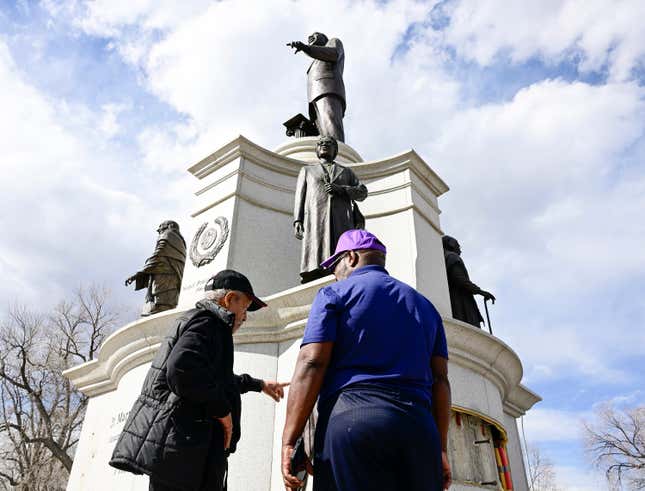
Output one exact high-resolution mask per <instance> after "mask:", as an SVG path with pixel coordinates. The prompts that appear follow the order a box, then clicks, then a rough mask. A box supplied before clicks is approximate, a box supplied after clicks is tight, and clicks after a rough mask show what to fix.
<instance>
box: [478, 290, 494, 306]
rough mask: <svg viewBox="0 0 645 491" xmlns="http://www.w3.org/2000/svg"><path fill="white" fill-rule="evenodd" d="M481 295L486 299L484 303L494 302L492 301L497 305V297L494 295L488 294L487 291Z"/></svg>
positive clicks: (483, 291)
mask: <svg viewBox="0 0 645 491" xmlns="http://www.w3.org/2000/svg"><path fill="white" fill-rule="evenodd" d="M480 295H482V296H483V297H484V301H486V300H492V301H493V303H495V295H493V294H492V293H491V292H487V291H485V290H482V291H481V292H480Z"/></svg>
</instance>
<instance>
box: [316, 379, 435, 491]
mask: <svg viewBox="0 0 645 491" xmlns="http://www.w3.org/2000/svg"><path fill="white" fill-rule="evenodd" d="M314 454H315V457H314V491H372V490H373V491H395V490H401V491H403V490H405V491H441V490H442V489H443V482H442V481H443V473H442V466H441V442H440V440H439V433H438V431H437V427H436V425H435V422H434V418H433V417H432V412H431V409H430V404H429V403H428V402H427V401H425V400H420V399H419V398H418V397H415V396H411V395H410V394H409V393H406V392H405V391H400V390H397V389H396V388H392V387H389V386H385V385H381V384H378V385H377V384H355V385H352V386H350V387H347V388H345V389H343V390H342V391H341V392H340V394H339V395H338V396H337V397H334V398H332V399H331V400H329V401H323V403H321V404H320V405H319V419H318V423H317V426H316V436H315V439H314Z"/></svg>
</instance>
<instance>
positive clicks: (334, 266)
mask: <svg viewBox="0 0 645 491" xmlns="http://www.w3.org/2000/svg"><path fill="white" fill-rule="evenodd" d="M349 252H350V251H345V252H343V253H342V254H341V255H340V256H338V257H337V258H336V260H335V261H334V262H333V263H331V264H330V265H329V268H327V269H329V271H334V270H335V269H336V266H338V263H340V262H341V261H342V260H343V259H344V258H345V257H347V256H348V255H349Z"/></svg>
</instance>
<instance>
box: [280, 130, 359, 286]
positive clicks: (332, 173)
mask: <svg viewBox="0 0 645 491" xmlns="http://www.w3.org/2000/svg"><path fill="white" fill-rule="evenodd" d="M337 154H338V142H336V140H334V138H332V137H330V136H321V137H320V138H319V139H318V143H317V144H316V155H317V156H318V160H319V162H318V163H317V164H310V165H305V166H302V167H301V168H300V173H299V174H298V181H297V182H296V193H295V199H294V210H293V228H294V235H295V236H296V238H297V239H299V240H302V254H301V260H300V277H301V282H302V283H307V282H309V281H312V280H315V279H317V278H322V277H323V276H327V275H328V274H329V272H328V271H326V270H324V269H322V268H320V263H321V262H322V261H323V260H324V259H325V258H326V257H328V256H329V255H330V254H331V251H333V250H334V248H335V247H336V243H337V242H338V238H339V237H340V236H341V234H342V233H343V232H345V231H346V230H350V229H355V228H362V227H363V226H364V223H363V222H364V218H363V216H362V215H361V213H360V211H359V210H358V207H357V205H356V203H355V201H363V200H364V199H365V198H366V197H367V188H366V187H365V185H363V184H361V183H360V181H359V180H358V177H356V174H354V172H353V171H352V170H351V169H350V168H349V167H345V166H342V165H340V164H338V163H337V162H335V161H334V159H335V158H336V155H337Z"/></svg>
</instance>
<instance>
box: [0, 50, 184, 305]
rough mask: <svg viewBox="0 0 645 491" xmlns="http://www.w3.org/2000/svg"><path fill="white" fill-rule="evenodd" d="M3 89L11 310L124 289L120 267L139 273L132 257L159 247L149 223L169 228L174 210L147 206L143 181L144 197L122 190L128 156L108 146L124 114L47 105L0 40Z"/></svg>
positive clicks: (6, 288)
mask: <svg viewBox="0 0 645 491" xmlns="http://www.w3.org/2000/svg"><path fill="white" fill-rule="evenodd" d="M0 86H2V87H3V90H2V91H0V106H1V107H2V108H3V118H2V119H1V120H0V132H2V134H3V138H2V139H1V140H0V154H2V156H3V162H4V163H3V176H2V180H0V194H1V195H2V196H3V198H4V200H5V201H4V206H3V213H2V215H1V216H0V227H1V228H2V230H4V231H5V234H4V235H3V239H2V241H1V243H0V257H2V261H1V262H0V274H1V275H2V277H3V282H2V284H1V286H0V298H1V299H2V302H3V304H5V306H6V302H13V301H19V302H29V303H32V302H36V301H37V300H38V299H39V297H40V296H42V295H45V294H46V297H47V300H49V301H55V300H56V299H57V298H60V297H61V296H63V295H67V294H69V292H70V290H71V289H73V288H75V287H76V286H78V284H79V283H81V282H84V283H89V282H99V283H102V282H106V283H111V284H113V285H114V284H115V283H116V284H120V283H121V281H120V279H119V274H120V276H123V277H124V278H125V277H126V275H127V274H128V273H129V271H127V270H123V271H121V268H126V267H132V268H136V267H137V265H136V263H133V259H134V257H136V255H135V254H133V252H135V253H136V252H137V251H140V250H141V249H142V248H144V245H145V244H147V243H148V242H150V244H149V245H148V247H147V248H152V247H153V245H154V230H155V226H154V225H150V227H148V228H149V229H144V228H142V227H141V224H142V223H150V222H151V221H153V220H154V221H157V220H158V221H161V218H163V217H161V216H159V215H160V214H162V213H164V210H167V209H168V207H171V208H172V207H173V206H175V203H176V201H175V200H174V199H171V200H168V203H167V204H164V207H163V209H160V210H159V209H157V210H152V209H151V207H150V205H149V204H148V203H147V202H146V200H145V198H142V196H144V197H145V189H146V185H145V181H143V182H142V183H141V185H140V186H138V190H139V191H140V192H141V195H138V194H133V193H131V192H129V191H127V190H126V189H124V188H123V187H122V186H120V185H119V184H118V182H119V181H121V180H122V179H121V176H116V174H118V169H119V166H118V162H119V158H120V155H119V153H118V152H117V151H116V150H115V149H113V148H112V147H111V146H110V145H109V143H108V140H109V138H110V137H111V136H112V135H113V134H114V130H115V128H114V126H113V122H112V123H110V118H109V117H108V119H107V123H106V114H108V115H109V114H111V113H112V114H114V113H115V112H118V111H117V108H116V106H109V105H108V106H106V107H105V108H104V110H103V111H98V112H96V113H93V112H92V111H91V110H89V109H88V108H86V107H84V106H80V105H77V104H69V103H67V102H65V101H61V100H52V99H50V98H48V97H47V96H46V95H44V94H43V93H41V92H40V91H38V90H37V89H35V88H34V87H33V86H31V85H30V84H29V83H28V82H27V81H26V80H25V79H24V76H23V74H22V72H21V71H20V69H19V68H18V67H17V65H16V63H15V61H14V60H13V58H12V56H11V54H10V52H9V50H8V49H7V47H6V45H5V44H4V43H3V42H2V41H1V40H0ZM114 124H115V123H114ZM134 187H135V188H137V186H134ZM143 254H144V253H139V254H137V255H141V256H143ZM131 256H134V257H131ZM144 259H145V256H143V257H141V258H140V261H143V260H144ZM114 264H117V265H118V266H117V267H116V268H115V267H114ZM128 265H129V266H128ZM113 282H114V283H113Z"/></svg>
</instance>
